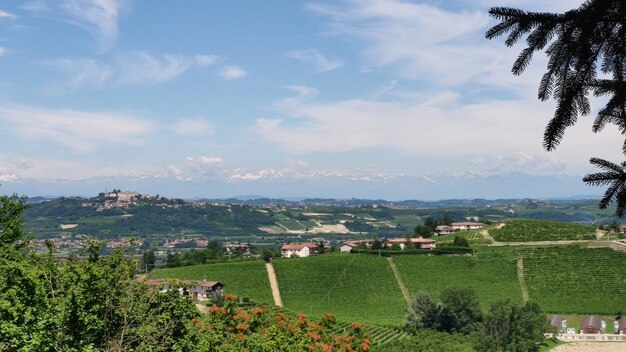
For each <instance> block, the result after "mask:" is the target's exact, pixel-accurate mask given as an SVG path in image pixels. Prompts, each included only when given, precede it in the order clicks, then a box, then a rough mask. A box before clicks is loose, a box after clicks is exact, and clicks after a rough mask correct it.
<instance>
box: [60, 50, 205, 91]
mask: <svg viewBox="0 0 626 352" xmlns="http://www.w3.org/2000/svg"><path fill="white" fill-rule="evenodd" d="M196 62H197V59H192V58H188V57H185V56H182V55H174V54H153V53H148V52H144V51H139V52H135V53H133V54H130V55H119V56H117V57H116V58H115V59H114V60H113V62H112V63H107V62H104V61H100V60H94V59H62V60H56V61H52V62H50V64H51V65H52V66H54V67H57V68H59V69H61V70H62V71H65V72H68V73H69V74H70V76H71V78H70V83H69V86H70V88H72V89H79V88H84V87H91V88H102V87H105V86H134V85H158V84H161V83H165V82H168V81H170V80H172V79H174V78H176V77H178V76H180V75H181V74H183V73H184V72H185V71H187V70H188V69H190V68H191V67H192V66H193V65H194V63H196ZM203 65H204V64H203Z"/></svg>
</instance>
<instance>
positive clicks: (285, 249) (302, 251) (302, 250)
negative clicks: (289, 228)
mask: <svg viewBox="0 0 626 352" xmlns="http://www.w3.org/2000/svg"><path fill="white" fill-rule="evenodd" d="M317 250H318V247H317V245H315V244H312V243H304V244H286V245H284V246H282V247H280V253H281V254H282V256H283V258H291V257H292V256H298V257H308V256H310V255H312V254H317Z"/></svg>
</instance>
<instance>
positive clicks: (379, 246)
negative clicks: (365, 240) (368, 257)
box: [372, 238, 383, 250]
mask: <svg viewBox="0 0 626 352" xmlns="http://www.w3.org/2000/svg"><path fill="white" fill-rule="evenodd" d="M372 249H374V250H379V249H383V242H382V241H381V240H379V239H378V238H376V239H374V241H372Z"/></svg>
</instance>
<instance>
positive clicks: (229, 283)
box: [150, 261, 274, 304]
mask: <svg viewBox="0 0 626 352" xmlns="http://www.w3.org/2000/svg"><path fill="white" fill-rule="evenodd" d="M150 278H155V279H156V278H177V279H183V280H204V279H206V280H208V281H219V282H221V283H223V284H224V291H225V292H226V293H232V294H236V295H239V296H243V297H248V298H250V299H252V300H254V301H257V302H260V303H261V302H262V303H272V304H273V303H274V299H273V298H272V291H271V289H270V283H269V279H268V277H267V271H266V270H265V263H264V262H262V261H250V262H240V263H220V264H204V265H195V266H188V267H179V268H170V269H160V270H156V271H154V272H153V273H152V274H150Z"/></svg>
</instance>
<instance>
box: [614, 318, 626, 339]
mask: <svg viewBox="0 0 626 352" xmlns="http://www.w3.org/2000/svg"><path fill="white" fill-rule="evenodd" d="M615 323H616V325H617V329H615V333H616V334H620V335H626V318H621V319H619V320H616V321H615Z"/></svg>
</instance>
